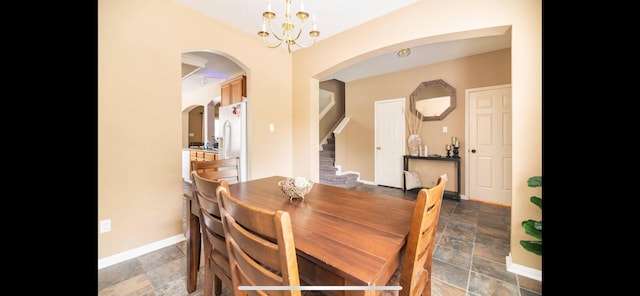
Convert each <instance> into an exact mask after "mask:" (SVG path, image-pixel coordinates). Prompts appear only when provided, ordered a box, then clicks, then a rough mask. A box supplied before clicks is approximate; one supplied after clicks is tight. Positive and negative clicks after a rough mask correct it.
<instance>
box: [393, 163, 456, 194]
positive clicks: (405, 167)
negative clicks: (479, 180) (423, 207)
mask: <svg viewBox="0 0 640 296" xmlns="http://www.w3.org/2000/svg"><path fill="white" fill-rule="evenodd" d="M403 157H404V170H405V171H408V170H409V159H416V160H435V161H452V162H454V163H455V170H456V179H457V182H456V188H457V191H455V192H454V191H447V190H445V191H444V197H446V198H450V199H453V200H457V201H460V157H433V156H412V155H403ZM402 176H403V177H402V190H403V192H407V182H406V180H405V179H404V174H402Z"/></svg>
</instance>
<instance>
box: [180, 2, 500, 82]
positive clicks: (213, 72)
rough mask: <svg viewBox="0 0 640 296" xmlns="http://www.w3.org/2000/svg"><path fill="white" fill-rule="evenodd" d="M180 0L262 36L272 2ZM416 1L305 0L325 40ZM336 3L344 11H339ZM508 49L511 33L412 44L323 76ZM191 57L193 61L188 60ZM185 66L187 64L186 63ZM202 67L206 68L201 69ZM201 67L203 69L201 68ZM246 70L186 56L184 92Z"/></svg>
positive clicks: (357, 74)
mask: <svg viewBox="0 0 640 296" xmlns="http://www.w3.org/2000/svg"><path fill="white" fill-rule="evenodd" d="M175 1H176V2H177V3H179V4H182V5H185V6H187V7H190V8H192V9H194V10H196V11H198V12H200V13H202V14H204V15H207V16H209V17H211V18H214V19H217V20H218V21H221V22H223V23H226V24H228V25H230V26H232V27H235V28H237V29H239V30H240V31H243V32H246V33H247V34H251V35H254V36H256V38H259V37H258V35H257V32H258V31H259V30H260V28H261V27H262V16H261V15H262V12H263V11H265V10H266V6H267V5H266V3H267V0H243V1H230V0H175ZM270 1H271V7H272V11H274V12H275V13H276V18H277V19H280V18H282V15H283V14H284V13H283V12H284V9H285V8H284V7H285V0H270ZM414 2H416V0H394V1H389V0H367V1H366V2H364V1H344V0H321V1H320V0H314V1H312V0H305V1H304V8H305V10H306V11H308V12H309V13H310V15H311V16H316V24H317V29H318V30H319V31H320V36H319V37H318V41H320V40H322V39H325V38H328V37H330V36H332V35H335V34H338V33H340V32H342V31H344V30H346V29H349V28H352V27H355V26H357V25H359V24H361V23H364V22H367V21H369V20H372V19H374V18H377V17H379V16H381V15H384V14H387V13H389V12H391V11H394V10H396V9H399V8H402V7H404V6H406V5H409V4H412V3H414ZM363 3H366V9H363ZM336 7H339V8H340V9H336ZM299 8H300V0H292V4H291V9H292V13H295V12H296V11H298V9H299ZM296 20H297V19H296ZM274 27H275V25H274ZM305 27H306V25H305ZM303 35H304V34H303ZM504 48H511V35H510V34H505V35H499V36H491V37H481V38H471V39H464V40H456V41H450V42H441V43H435V44H428V45H423V46H416V47H412V48H411V54H410V55H409V56H407V57H404V58H399V57H398V56H397V55H396V53H395V52H390V53H386V54H382V55H379V56H377V57H374V58H371V59H369V60H366V61H363V62H360V63H358V64H355V65H353V66H350V67H348V68H345V69H343V70H341V71H339V72H336V73H333V74H331V75H329V76H327V77H323V78H321V79H320V80H321V81H325V80H329V79H338V80H340V81H343V82H349V81H353V80H358V79H362V78H366V77H371V76H377V75H382V74H386V73H392V72H397V71H401V70H406V69H411V68H415V67H420V66H424V65H428V64H433V63H438V62H442V61H446V60H452V59H456V58H461V57H465V56H470V55H475V54H481V53H485V52H490V51H495V50H500V49H504ZM274 50H287V48H286V46H285V47H283V46H281V47H280V48H277V49H274ZM295 50H298V49H297V48H292V51H295ZM185 57H186V59H187V61H185ZM202 63H204V65H203V64H202ZM185 64H187V65H186V66H185ZM194 64H195V65H194ZM189 65H191V66H189ZM199 66H202V68H201V69H198V67H199ZM194 67H195V68H194ZM196 69H198V70H197V71H195V70H196ZM185 72H186V74H185ZM191 72H193V73H192V74H189V73H191ZM242 72H244V70H243V69H242V68H240V67H239V66H237V65H236V64H235V63H234V62H232V61H231V60H229V59H227V58H225V57H223V56H221V55H217V54H214V53H207V52H198V53H195V52H194V53H188V54H183V77H185V75H188V76H187V78H186V79H185V78H183V85H182V90H183V93H188V92H192V91H196V90H198V89H200V88H201V87H203V86H206V85H208V84H210V83H214V84H219V83H220V82H222V81H225V80H227V79H229V78H231V77H233V76H236V75H239V74H240V73H242Z"/></svg>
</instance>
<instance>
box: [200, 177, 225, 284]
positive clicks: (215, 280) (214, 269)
mask: <svg viewBox="0 0 640 296" xmlns="http://www.w3.org/2000/svg"><path fill="white" fill-rule="evenodd" d="M191 179H192V187H193V196H194V197H197V200H198V205H199V213H200V231H201V233H202V245H203V246H204V266H205V270H204V295H206V296H211V295H212V294H213V293H215V295H216V296H220V294H221V293H222V284H224V286H225V287H227V288H228V289H231V287H232V280H231V268H230V267H229V255H228V254H227V245H226V242H225V238H224V230H223V228H222V220H221V218H220V208H219V207H218V198H217V196H216V189H217V188H218V186H220V187H224V188H226V189H227V190H228V189H229V184H228V183H227V181H225V180H221V181H214V180H211V179H206V178H203V177H201V176H200V175H198V173H197V172H196V171H195V170H194V171H192V172H191Z"/></svg>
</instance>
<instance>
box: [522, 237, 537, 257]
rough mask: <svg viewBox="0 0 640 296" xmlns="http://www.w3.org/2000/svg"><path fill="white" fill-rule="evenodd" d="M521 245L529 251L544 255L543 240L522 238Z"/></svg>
mask: <svg viewBox="0 0 640 296" xmlns="http://www.w3.org/2000/svg"><path fill="white" fill-rule="evenodd" d="M520 245H521V246H522V247H523V248H524V249H525V250H527V251H529V252H531V253H534V254H536V255H539V256H542V241H526V240H521V241H520Z"/></svg>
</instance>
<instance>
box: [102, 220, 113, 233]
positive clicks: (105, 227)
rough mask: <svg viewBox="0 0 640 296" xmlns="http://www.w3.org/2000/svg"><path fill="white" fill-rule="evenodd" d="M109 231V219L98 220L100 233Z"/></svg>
mask: <svg viewBox="0 0 640 296" xmlns="http://www.w3.org/2000/svg"><path fill="white" fill-rule="evenodd" d="M109 231H111V219H107V220H102V221H100V233H105V232H109Z"/></svg>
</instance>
